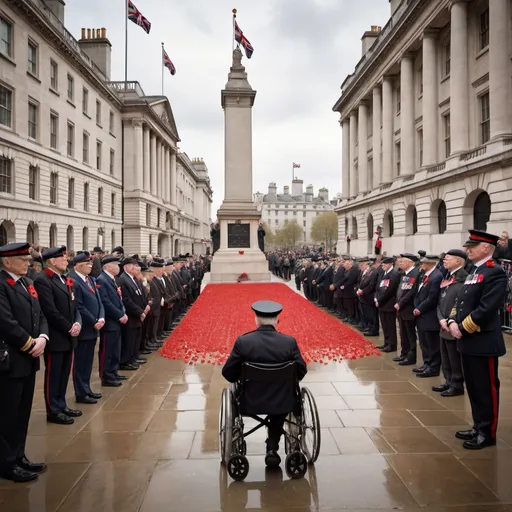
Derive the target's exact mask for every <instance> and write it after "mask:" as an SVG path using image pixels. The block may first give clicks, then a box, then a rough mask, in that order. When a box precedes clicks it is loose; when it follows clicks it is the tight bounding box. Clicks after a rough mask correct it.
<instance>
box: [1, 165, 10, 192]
mask: <svg viewBox="0 0 512 512" xmlns="http://www.w3.org/2000/svg"><path fill="white" fill-rule="evenodd" d="M0 192H2V193H4V194H12V160H11V159H10V158H5V157H3V156H0Z"/></svg>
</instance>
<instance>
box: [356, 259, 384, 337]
mask: <svg viewBox="0 0 512 512" xmlns="http://www.w3.org/2000/svg"><path fill="white" fill-rule="evenodd" d="M358 263H359V268H360V269H361V279H360V281H359V288H358V289H357V291H356V294H357V296H358V297H359V303H360V306H361V328H362V331H363V333H364V335H365V336H378V335H379V313H378V311H377V308H376V307H375V301H374V299H375V289H376V287H377V278H378V275H377V271H376V270H375V269H374V268H372V267H371V266H370V258H360V259H359V260H358Z"/></svg>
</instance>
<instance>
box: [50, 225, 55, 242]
mask: <svg viewBox="0 0 512 512" xmlns="http://www.w3.org/2000/svg"><path fill="white" fill-rule="evenodd" d="M50 247H57V226H56V225H55V224H52V225H51V226H50Z"/></svg>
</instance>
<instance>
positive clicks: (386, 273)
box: [384, 267, 393, 276]
mask: <svg viewBox="0 0 512 512" xmlns="http://www.w3.org/2000/svg"><path fill="white" fill-rule="evenodd" d="M392 270H393V267H389V270H386V272H385V273H384V275H385V276H387V275H388V274H389V273H390V272H391V271H392Z"/></svg>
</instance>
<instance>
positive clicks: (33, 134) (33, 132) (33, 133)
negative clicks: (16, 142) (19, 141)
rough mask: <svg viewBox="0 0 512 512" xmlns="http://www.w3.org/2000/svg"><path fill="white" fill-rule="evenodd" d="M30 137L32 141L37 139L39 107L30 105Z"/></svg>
mask: <svg viewBox="0 0 512 512" xmlns="http://www.w3.org/2000/svg"><path fill="white" fill-rule="evenodd" d="M28 136H29V138H30V139H34V140H36V139H37V105H35V104H34V103H31V102H29V103H28Z"/></svg>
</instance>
